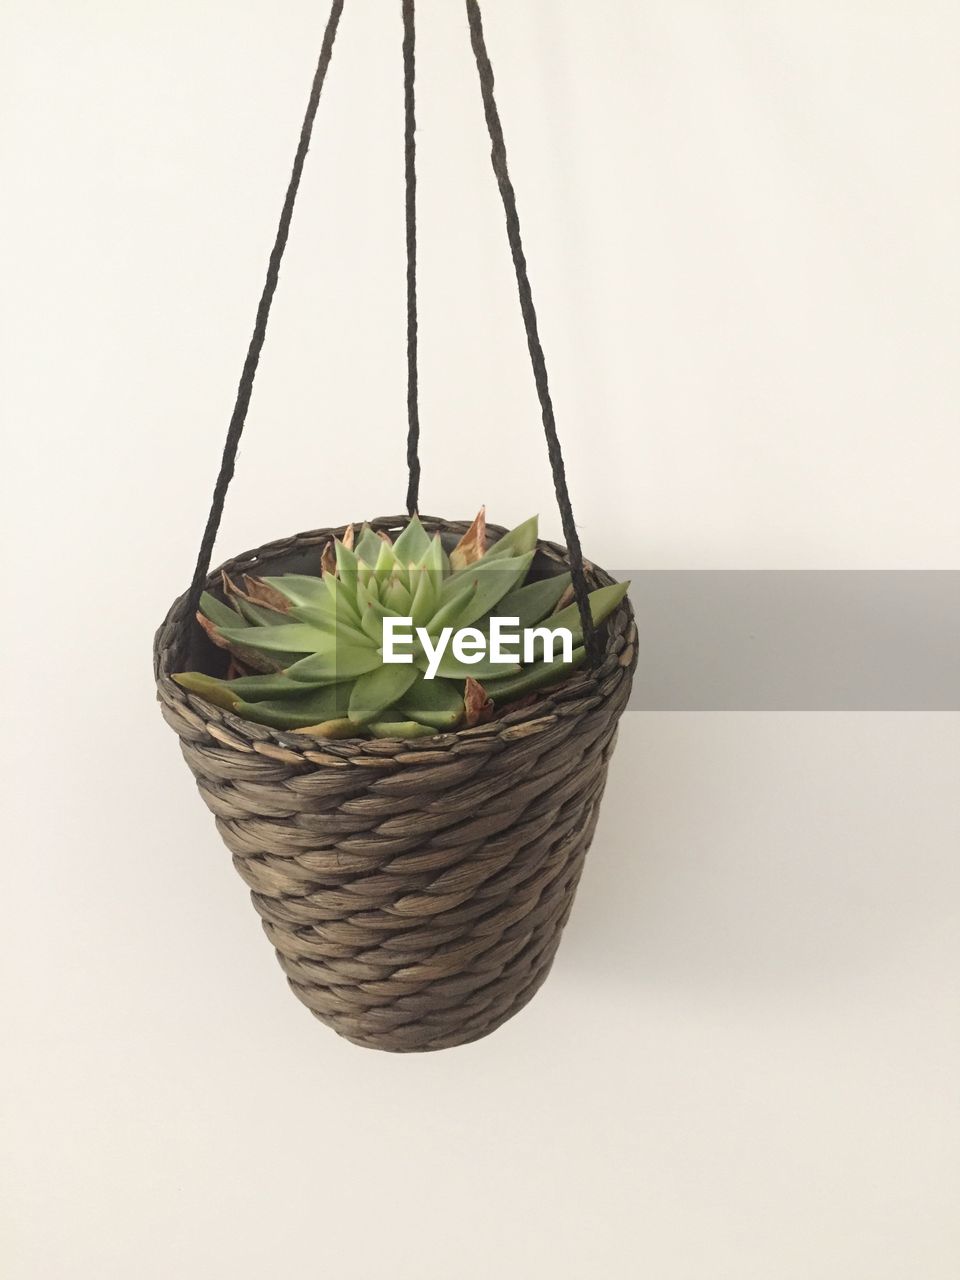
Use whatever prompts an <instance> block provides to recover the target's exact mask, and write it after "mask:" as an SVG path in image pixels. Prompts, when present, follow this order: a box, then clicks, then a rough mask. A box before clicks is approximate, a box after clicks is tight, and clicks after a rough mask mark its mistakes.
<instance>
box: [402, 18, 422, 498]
mask: <svg viewBox="0 0 960 1280" xmlns="http://www.w3.org/2000/svg"><path fill="white" fill-rule="evenodd" d="M413 4H414V0H403V124H404V134H403V138H404V147H403V152H404V178H405V184H406V223H407V470H408V471H409V475H410V479H409V483H408V485H407V511H408V512H409V514H410V515H413V513H414V512H415V511H416V509H417V505H418V502H419V499H420V452H419V446H420V406H419V403H418V388H417V138H416V134H417V114H416V99H415V97H414V91H413V82H414V77H415V75H416V34H415V30H414V14H413Z"/></svg>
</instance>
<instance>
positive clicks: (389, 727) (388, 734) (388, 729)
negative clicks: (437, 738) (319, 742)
mask: <svg viewBox="0 0 960 1280" xmlns="http://www.w3.org/2000/svg"><path fill="white" fill-rule="evenodd" d="M354 732H356V726H354ZM367 732H368V733H369V734H370V737H371V738H432V737H433V735H434V734H435V733H436V732H437V731H436V729H433V728H431V727H430V725H427V724H420V722H419V721H417V720H400V721H397V720H388V721H377V722H376V723H374V724H368V725H367Z"/></svg>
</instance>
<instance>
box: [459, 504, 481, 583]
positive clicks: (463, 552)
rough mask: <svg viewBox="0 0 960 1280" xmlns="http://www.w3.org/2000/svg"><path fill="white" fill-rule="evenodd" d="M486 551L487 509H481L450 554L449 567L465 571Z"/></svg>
mask: <svg viewBox="0 0 960 1280" xmlns="http://www.w3.org/2000/svg"><path fill="white" fill-rule="evenodd" d="M486 550H487V509H486V507H481V508H480V510H479V511H478V512H477V518H476V519H475V520H474V522H473V524H472V525H471V526H470V528H469V529H468V530H467V532H466V533H465V534H464V535H463V537H462V538H461V539H460V541H459V542H458V543H457V545H456V546H455V547H454V548H453V550H452V551H451V552H450V567H451V568H452V569H466V567H467V565H471V564H476V562H477V561H478V560H479V559H480V558H481V557H482V556H483V555H484V554H485V553H486Z"/></svg>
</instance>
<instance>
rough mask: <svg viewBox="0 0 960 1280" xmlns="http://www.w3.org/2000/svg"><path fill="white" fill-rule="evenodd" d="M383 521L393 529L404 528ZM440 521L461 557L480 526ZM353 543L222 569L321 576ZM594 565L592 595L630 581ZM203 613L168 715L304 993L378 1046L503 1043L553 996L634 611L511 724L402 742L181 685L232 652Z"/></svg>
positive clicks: (318, 543)
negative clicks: (247, 709)
mask: <svg viewBox="0 0 960 1280" xmlns="http://www.w3.org/2000/svg"><path fill="white" fill-rule="evenodd" d="M371 523H372V524H373V526H374V528H377V529H384V530H388V531H390V532H395V531H397V530H398V529H400V528H401V527H402V526H403V525H404V524H405V523H406V518H405V517H393V518H389V519H381V520H375V521H371ZM423 523H424V525H425V526H426V527H427V528H428V529H430V530H431V531H433V530H436V529H439V530H440V531H441V533H443V534H450V535H452V536H453V540H454V541H455V540H456V538H457V537H459V536H460V534H462V533H463V532H464V531H465V529H466V528H467V522H463V523H458V522H451V521H446V520H437V519H431V518H429V517H423ZM342 532H343V529H342V528H340V529H320V530H316V531H314V532H312V533H304V534H298V535H297V536H295V537H292V538H287V539H285V540H283V541H280V542H274V543H271V544H270V545H268V546H265V547H262V548H260V549H259V550H257V551H253V552H248V553H247V554H245V555H242V556H238V557H236V558H235V559H233V560H230V561H229V562H228V563H227V564H226V565H225V566H224V567H225V568H226V569H227V570H228V571H231V572H236V573H243V572H255V573H280V572H284V571H292V570H296V571H299V572H313V573H316V572H318V569H319V554H320V549H321V548H322V546H323V545H324V544H325V542H326V541H327V540H328V538H329V537H330V536H331V534H342ZM502 532H503V530H502V529H499V528H497V527H495V526H494V527H492V528H491V533H492V534H493V535H494V536H500V535H501V534H502ZM563 563H565V557H564V552H563V549H562V548H560V547H558V546H556V545H555V544H552V543H546V542H541V543H540V544H539V554H538V557H537V561H536V562H535V568H536V567H538V566H539V568H540V569H541V570H543V571H547V572H549V571H551V569H552V570H553V571H557V569H558V568H559V567H560V566H561V565H562V564H563ZM587 568H588V579H589V581H590V585H591V586H601V585H603V584H605V583H608V582H611V581H612V579H611V578H610V577H609V575H608V574H606V573H604V572H603V571H602V570H599V569H595V568H593V567H592V566H587ZM218 582H219V571H217V573H216V574H212V575H211V576H210V579H209V584H208V585H209V586H210V588H211V589H214V590H215V589H216V585H217V583H218ZM185 607H186V606H185V599H184V598H183V597H181V599H179V600H178V601H176V603H175V604H174V605H173V607H172V608H171V610H170V612H169V613H168V615H167V617H166V619H165V620H164V623H163V625H162V626H161V628H160V630H159V631H158V633H157V637H156V641H155V645H154V666H155V674H156V680H157V689H158V693H159V698H160V703H161V708H162V711H163V715H164V717H165V719H166V720H167V722H168V723H169V724H170V725H171V726H172V727H173V728H174V729H175V730H176V732H177V734H178V735H179V737H180V744H181V748H182V750H183V754H184V756H185V757H186V761H187V764H188V765H189V766H190V768H191V769H192V771H193V774H194V776H195V777H196V779H197V785H198V786H199V788H200V794H201V795H202V796H203V798H204V800H205V801H206V803H207V805H208V806H209V808H210V809H211V810H212V811H213V813H214V815H215V816H216V821H217V827H218V828H219V830H220V834H221V835H222V836H223V839H224V841H225V842H226V845H227V847H228V848H229V849H230V851H231V852H232V854H233V860H234V865H235V866H236V868H237V870H238V871H239V872H240V874H241V876H242V877H243V879H244V880H245V881H246V883H247V884H248V885H249V887H250V890H251V895H252V897H253V903H254V906H255V907H256V909H257V911H258V912H259V913H260V916H261V919H262V920H263V927H264V929H265V930H266V933H267V937H268V938H269V939H270V941H271V942H272V943H273V945H274V947H275V948H276V952H277V955H278V957H279V959H280V964H281V965H282V967H283V969H284V972H285V973H286V975H287V978H288V980H289V982H290V985H291V987H292V988H293V990H294V992H295V993H296V995H297V996H298V997H299V998H300V1000H302V1001H303V1003H304V1004H305V1005H306V1006H307V1008H308V1009H310V1010H311V1012H313V1013H314V1014H315V1015H316V1016H317V1017H318V1018H319V1019H320V1020H321V1021H322V1022H325V1023H327V1025H328V1026H331V1027H332V1028H333V1029H334V1030H335V1031H337V1032H338V1033H339V1034H340V1035H342V1036H345V1037H346V1038H347V1039H348V1040H352V1041H353V1042H354V1043H355V1044H361V1045H367V1046H369V1047H371V1048H377V1049H389V1050H394V1051H399V1052H409V1051H416V1050H426V1049H443V1048H447V1047H449V1046H451V1045H457V1044H464V1043H466V1042H468V1041H470V1040H476V1039H479V1038H480V1037H481V1036H484V1035H486V1034H487V1033H488V1032H490V1031H493V1030H494V1028H495V1027H498V1026H499V1025H500V1024H501V1023H502V1022H505V1021H506V1020H507V1019H508V1018H509V1017H511V1016H512V1015H513V1014H514V1013H516V1012H517V1010H519V1009H521V1008H522V1007H523V1006H524V1005H525V1004H526V1003H527V1001H528V1000H529V999H530V998H531V997H532V996H533V994H534V992H535V991H536V990H537V988H538V987H539V986H540V984H541V983H542V982H543V980H544V978H545V977H546V975H547V973H548V971H549V969H550V965H551V963H552V961H553V957H554V954H555V952H556V949H557V946H558V944H559V941H560V934H561V931H562V929H563V926H564V924H565V923H566V920H567V917H568V915H569V914H570V908H571V906H572V904H573V896H574V893H575V891H576V887H577V881H578V879H579V877H580V872H581V869H582V866H583V859H584V855H585V854H586V851H587V849H588V848H589V845H590V841H591V838H592V836H593V831H594V827H595V825H596V821H597V813H598V808H599V804H600V797H601V795H602V793H603V786H604V781H605V779H606V772H607V761H608V760H609V758H610V754H611V752H612V751H613V746H614V741H615V736H616V728H617V721H618V719H619V717H620V714H621V712H622V711H623V709H624V706H625V705H626V701H627V697H628V695H629V692H630V684H631V681H632V678H633V671H634V668H635V666H636V643H635V641H636V628H635V625H634V621H633V612H632V610H631V608H630V605H629V603H628V601H627V600H624V602H623V603H622V604H621V605H620V606H619V608H618V609H617V610H616V612H615V613H614V615H613V616H612V617H611V618H610V619H609V621H608V622H607V624H606V626H605V629H604V632H605V634H604V636H603V643H604V657H603V661H602V663H601V665H600V666H599V667H597V668H596V670H594V671H592V672H579V673H577V674H576V675H574V676H573V677H571V678H570V679H569V680H567V681H566V682H565V683H564V684H562V685H560V686H558V687H557V688H555V689H554V690H552V691H550V692H548V693H547V694H546V695H545V696H544V697H543V698H541V699H539V700H538V701H537V702H536V703H535V704H533V705H531V706H528V707H525V708H522V709H519V710H516V711H513V712H511V713H509V714H507V715H505V716H503V717H501V718H500V719H498V720H496V721H494V722H493V723H490V724H485V725H480V726H478V727H477V728H474V729H465V730H461V731H459V732H455V733H445V734H442V735H437V736H436V737H433V738H421V739H417V740H413V741H402V742H401V741H382V740H381V741H377V740H367V739H359V738H356V739H348V740H344V741H325V740H321V739H318V738H316V737H311V736H310V735H307V734H302V733H294V732H289V731H280V730H275V729H269V728H266V727H265V726H263V725H258V724H253V723H251V722H250V721H248V720H242V719H240V718H238V717H237V716H235V715H232V714H231V713H230V712H228V711H225V710H222V709H220V708H219V707H214V706H212V705H211V704H209V703H207V702H205V701H203V700H202V699H200V698H197V697H195V696H194V695H191V694H188V693H187V692H186V691H185V690H184V689H182V688H181V687H180V686H179V685H178V684H176V683H175V682H174V681H173V680H172V679H171V678H170V676H171V673H172V672H175V671H181V670H185V669H187V668H189V667H192V668H196V667H200V668H203V669H206V670H208V671H212V672H215V673H217V672H219V671H220V670H221V668H220V667H219V666H218V665H217V664H218V663H219V662H221V661H222V654H220V652H219V651H217V650H213V649H212V647H210V646H208V644H207V641H206V639H205V637H204V636H203V634H202V632H201V631H200V628H199V627H198V626H197V625H196V624H195V623H194V622H193V621H192V620H189V621H188V620H187V619H186V618H185V617H184V613H185Z"/></svg>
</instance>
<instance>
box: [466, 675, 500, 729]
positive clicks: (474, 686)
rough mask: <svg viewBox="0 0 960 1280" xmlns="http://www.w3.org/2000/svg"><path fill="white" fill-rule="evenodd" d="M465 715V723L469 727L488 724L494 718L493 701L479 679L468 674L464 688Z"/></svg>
mask: <svg viewBox="0 0 960 1280" xmlns="http://www.w3.org/2000/svg"><path fill="white" fill-rule="evenodd" d="M463 705H464V717H463V724H464V727H465V728H467V729H472V728H473V727H474V725H478V724H486V723H487V721H488V720H492V719H493V702H492V701H491V699H490V698H489V697H488V696H487V691H486V689H484V687H483V685H482V684H481V683H480V681H479V680H474V679H473V678H472V677H471V676H467V680H466V684H465V686H464V690H463Z"/></svg>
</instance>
